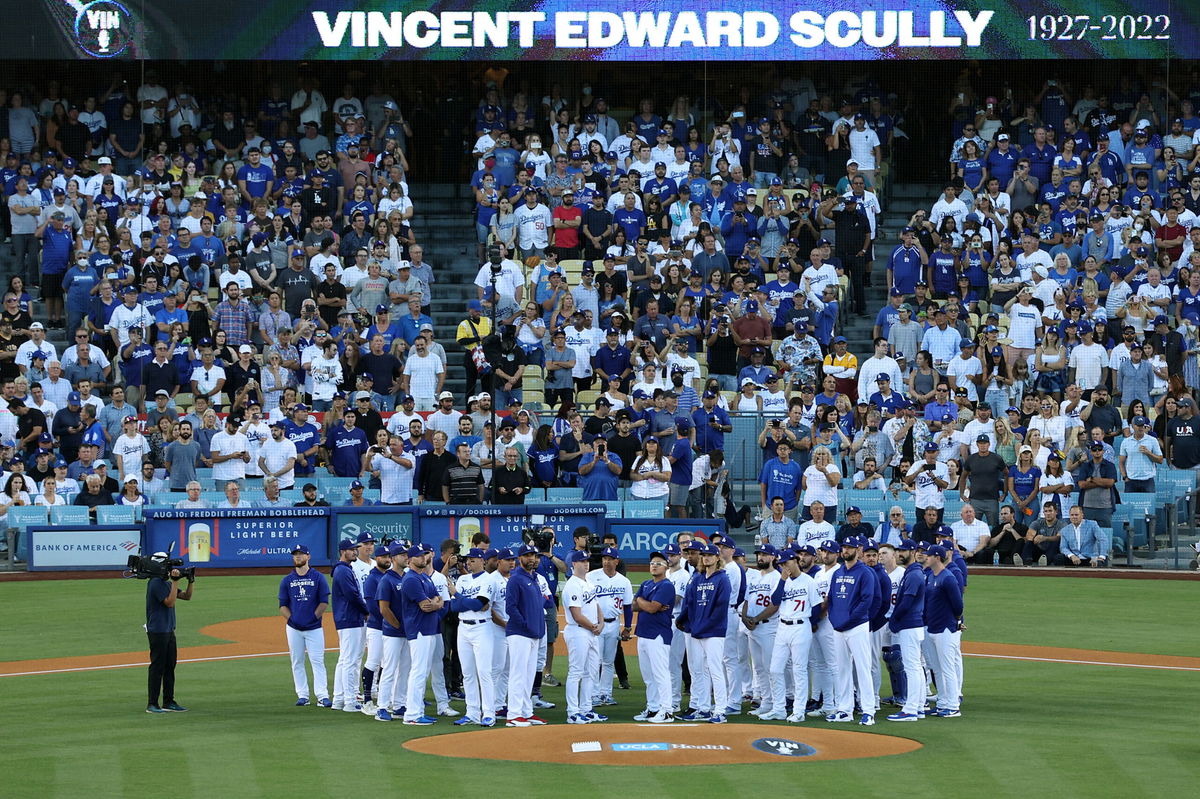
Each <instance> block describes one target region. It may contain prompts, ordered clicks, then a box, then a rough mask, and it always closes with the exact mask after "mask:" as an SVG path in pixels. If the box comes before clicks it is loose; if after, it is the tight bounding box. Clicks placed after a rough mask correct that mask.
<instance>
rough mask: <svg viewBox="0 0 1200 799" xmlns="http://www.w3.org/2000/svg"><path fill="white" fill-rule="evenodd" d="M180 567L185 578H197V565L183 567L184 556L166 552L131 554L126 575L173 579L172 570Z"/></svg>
mask: <svg viewBox="0 0 1200 799" xmlns="http://www.w3.org/2000/svg"><path fill="white" fill-rule="evenodd" d="M173 569H178V570H179V574H180V577H181V578H182V579H185V580H195V579H196V567H195V566H189V567H187V568H186V569H185V568H184V567H183V559H182V558H172V557H170V556H169V555H168V554H167V553H165V552H155V553H154V554H153V555H130V556H129V561H128V563H127V564H126V566H125V576H126V577H135V578H137V579H138V580H149V579H151V578H153V577H160V578H162V579H164V580H169V579H171V571H172V570H173Z"/></svg>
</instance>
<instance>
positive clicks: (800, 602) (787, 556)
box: [758, 549, 821, 724]
mask: <svg viewBox="0 0 1200 799" xmlns="http://www.w3.org/2000/svg"><path fill="white" fill-rule="evenodd" d="M779 567H780V569H782V572H783V573H782V578H781V579H780V580H779V581H778V582H777V583H776V585H775V593H774V594H773V595H772V596H771V604H773V605H775V606H776V607H778V608H779V613H778V614H776V618H778V619H779V631H778V632H777V633H776V634H775V645H774V647H773V648H772V649H771V667H770V674H771V708H772V709H771V712H769V713H760V714H759V716H758V717H759V718H760V719H762V720H763V721H785V720H786V721H790V722H792V723H793V724H798V723H800V722H802V721H804V702H805V700H807V699H808V650H809V647H810V645H811V644H812V637H813V630H812V624H811V622H810V621H809V620H810V619H811V618H812V614H813V609H814V608H818V607H820V605H821V592H820V591H818V590H817V581H816V580H814V579H813V578H812V577H810V576H809V575H807V574H805V573H804V572H803V571H801V563H800V557H799V556H798V555H797V554H796V553H795V552H794V551H792V550H790V549H785V550H784V551H783V554H782V555H780V557H779ZM789 663H790V664H791V669H792V713H791V715H788V716H785V715H784V714H785V712H786V711H785V710H784V708H785V707H786V706H787V669H788V664H789ZM763 701H764V704H765V702H766V700H765V699H764V700H763Z"/></svg>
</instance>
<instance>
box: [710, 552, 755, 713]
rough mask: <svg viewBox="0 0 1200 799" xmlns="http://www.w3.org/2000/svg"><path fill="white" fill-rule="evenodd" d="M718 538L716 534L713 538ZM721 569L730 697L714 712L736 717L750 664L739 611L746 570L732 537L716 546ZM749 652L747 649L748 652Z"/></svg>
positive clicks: (743, 597) (726, 662)
mask: <svg viewBox="0 0 1200 799" xmlns="http://www.w3.org/2000/svg"><path fill="white" fill-rule="evenodd" d="M713 537H714V538H715V537H716V536H715V535H714V536H713ZM717 547H718V550H717V551H718V552H719V553H720V555H719V557H720V559H721V566H722V568H723V569H724V571H725V576H726V577H728V578H729V607H728V609H727V615H728V619H726V622H725V628H726V629H727V630H728V631H729V632H728V634H727V635H726V636H725V639H724V640H725V651H724V653H723V654H722V656H721V660H722V662H723V663H724V664H725V687H726V689H727V690H728V692H729V693H728V696H726V697H725V698H724V699H723V700H722V704H721V705H719V706H718V707H716V708H715V709H714V710H713V713H720V714H723V715H727V716H728V715H737V714H739V713H741V712H742V687H743V686H744V685H745V684H746V683H747V682H748V680H747V678H746V672H747V671H748V665H749V664H747V663H746V659H745V658H744V657H743V655H742V651H741V649H740V643H741V642H740V641H739V640H738V627H740V626H741V625H740V620H741V617H740V614H739V610H738V609H739V608H740V607H741V605H742V602H744V601H745V599H746V570H745V569H744V568H742V566H741V565H740V564H739V563H738V562H737V559H736V553H737V547H736V546H735V545H734V543H733V539H732V538H728V537H725V536H722V537H721V538H720V541H719V543H718V544H717ZM747 651H748V650H747Z"/></svg>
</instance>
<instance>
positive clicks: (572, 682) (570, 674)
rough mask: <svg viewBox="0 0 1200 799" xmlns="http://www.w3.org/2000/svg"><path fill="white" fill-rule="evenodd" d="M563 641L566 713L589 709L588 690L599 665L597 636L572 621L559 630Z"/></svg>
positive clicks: (590, 709) (590, 700)
mask: <svg viewBox="0 0 1200 799" xmlns="http://www.w3.org/2000/svg"><path fill="white" fill-rule="evenodd" d="M563 640H564V641H566V643H567V686H566V687H567V716H576V715H578V714H580V713H591V712H592V691H593V690H594V687H593V686H594V685H595V682H596V675H597V673H598V671H599V669H600V636H598V635H596V634H595V633H593V632H590V631H588V630H585V629H583V628H582V627H579V626H576V625H574V624H568V625H567V626H566V628H565V629H564V630H563Z"/></svg>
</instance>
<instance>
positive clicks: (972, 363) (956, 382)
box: [946, 338, 983, 402]
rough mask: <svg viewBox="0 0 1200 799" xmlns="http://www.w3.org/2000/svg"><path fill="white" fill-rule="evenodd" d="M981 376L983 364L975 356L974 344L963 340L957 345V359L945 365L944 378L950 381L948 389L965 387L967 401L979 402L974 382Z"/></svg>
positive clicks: (965, 339) (968, 340)
mask: <svg viewBox="0 0 1200 799" xmlns="http://www.w3.org/2000/svg"><path fill="white" fill-rule="evenodd" d="M982 374H983V364H981V363H980V362H979V358H977V357H976V356H975V342H973V341H971V340H970V339H967V338H964V339H963V340H962V341H960V342H959V343H958V357H957V358H951V359H950V362H949V363H948V364H946V377H947V378H949V380H950V388H958V387H959V386H965V387H966V389H967V399H969V400H970V401H971V402H977V401H978V400H979V391H978V387H977V385H976V381H977V380H978V379H979V376H980V375H982Z"/></svg>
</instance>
